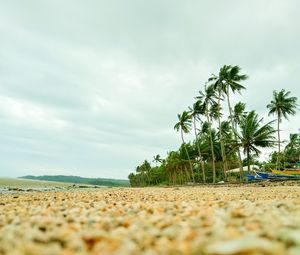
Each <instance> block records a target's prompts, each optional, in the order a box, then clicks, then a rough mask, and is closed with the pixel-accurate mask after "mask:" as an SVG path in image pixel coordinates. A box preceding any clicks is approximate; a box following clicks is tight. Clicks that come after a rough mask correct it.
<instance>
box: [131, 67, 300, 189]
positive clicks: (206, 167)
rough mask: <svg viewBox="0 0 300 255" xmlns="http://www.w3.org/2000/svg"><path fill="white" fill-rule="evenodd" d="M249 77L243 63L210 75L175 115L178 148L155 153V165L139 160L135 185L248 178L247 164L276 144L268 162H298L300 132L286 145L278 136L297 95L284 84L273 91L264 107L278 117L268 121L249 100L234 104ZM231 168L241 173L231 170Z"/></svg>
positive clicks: (281, 164)
mask: <svg viewBox="0 0 300 255" xmlns="http://www.w3.org/2000/svg"><path fill="white" fill-rule="evenodd" d="M246 79H248V76H247V75H246V74H242V73H241V68H240V67H239V66H231V65H224V66H223V67H221V69H220V70H219V73H218V74H217V75H216V74H213V75H211V77H209V78H208V80H207V82H206V83H205V84H204V89H203V90H200V91H199V94H198V95H197V96H196V97H195V98H194V99H195V101H194V103H193V104H192V106H190V107H188V109H187V110H185V111H183V112H182V113H180V114H178V115H177V117H178V122H177V123H176V124H175V125H174V129H175V130H176V131H177V132H178V133H179V134H180V138H181V141H182V144H181V146H180V147H179V149H178V150H176V151H170V152H168V153H167V157H166V158H165V159H162V158H161V157H160V155H156V156H154V157H153V160H152V162H151V163H152V165H151V163H150V162H149V161H147V160H145V161H144V162H143V163H142V164H141V165H139V166H137V167H136V169H135V172H134V173H131V174H130V175H129V176H128V178H129V181H130V184H131V186H151V185H159V184H166V185H175V184H187V183H196V182H197V183H200V182H202V183H216V182H219V181H225V182H226V181H244V170H243V167H244V166H247V169H248V171H250V170H251V169H250V165H251V164H254V163H256V164H259V165H261V163H260V162H258V160H257V158H258V157H259V155H260V154H261V152H262V151H261V149H263V148H273V147H276V146H277V151H275V152H273V153H272V154H271V155H270V160H269V162H265V167H268V168H276V169H279V168H283V167H287V166H291V165H293V164H297V163H298V162H300V134H299V133H297V134H290V141H289V142H288V144H287V145H286V146H285V148H284V150H282V149H281V148H282V144H283V141H282V140H281V136H280V124H281V123H282V121H283V120H284V119H288V117H289V116H293V115H295V114H296V113H297V110H298V109H297V106H298V105H297V98H296V97H294V96H291V95H290V92H289V91H285V90H284V89H282V90H281V91H279V92H278V91H274V92H273V97H272V100H271V101H270V103H269V104H267V106H266V107H267V109H268V112H269V115H270V116H274V117H275V118H276V119H274V120H272V121H269V122H267V123H265V122H264V120H263V118H262V117H260V116H259V115H258V113H257V112H256V111H255V110H250V111H247V110H246V103H244V102H238V103H237V104H235V105H232V99H231V97H232V95H233V94H235V93H239V94H242V92H243V90H245V89H246V88H245V86H243V84H242V83H243V82H244V81H245V80H246ZM275 124H276V125H275ZM274 125H275V126H276V127H274ZM191 132H192V133H193V134H194V139H193V140H191V141H188V142H186V140H185V135H186V134H188V133H191ZM289 164H290V165H289ZM233 168H238V169H239V174H235V173H232V171H229V170H230V169H233Z"/></svg>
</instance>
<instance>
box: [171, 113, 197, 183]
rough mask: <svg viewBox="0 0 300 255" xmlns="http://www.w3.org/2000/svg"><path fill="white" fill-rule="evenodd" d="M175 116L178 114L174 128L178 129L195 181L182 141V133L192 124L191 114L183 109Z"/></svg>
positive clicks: (187, 130) (191, 167)
mask: <svg viewBox="0 0 300 255" xmlns="http://www.w3.org/2000/svg"><path fill="white" fill-rule="evenodd" d="M177 116H178V122H177V123H176V124H175V126H174V129H175V130H176V131H177V132H178V131H179V130H180V134H181V140H182V144H183V145H184V148H185V152H186V156H187V158H188V161H189V164H190V171H191V175H192V179H193V182H195V178H194V171H193V166H192V162H191V159H190V156H189V153H188V150H187V148H186V144H185V141H184V137H183V133H185V134H187V133H189V132H190V130H191V126H192V120H191V116H190V115H189V113H188V112H186V111H184V112H183V113H182V114H178V115H177Z"/></svg>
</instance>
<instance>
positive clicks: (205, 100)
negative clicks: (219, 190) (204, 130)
mask: <svg viewBox="0 0 300 255" xmlns="http://www.w3.org/2000/svg"><path fill="white" fill-rule="evenodd" d="M199 93H200V96H198V97H197V99H200V100H202V105H201V108H202V112H204V115H205V116H206V121H207V123H208V125H209V129H208V132H209V137H210V148H211V156H212V157H211V160H212V171H213V183H215V182H216V163H215V162H216V158H215V152H214V146H213V139H212V133H211V129H212V124H211V118H210V114H209V113H210V107H211V105H213V104H214V103H215V100H214V99H215V97H216V91H215V89H214V86H213V85H209V86H207V85H205V93H203V92H202V91H199Z"/></svg>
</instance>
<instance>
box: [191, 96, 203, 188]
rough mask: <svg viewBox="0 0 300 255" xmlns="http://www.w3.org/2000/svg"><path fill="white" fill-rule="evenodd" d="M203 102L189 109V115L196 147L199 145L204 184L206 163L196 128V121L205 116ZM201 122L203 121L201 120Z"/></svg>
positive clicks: (198, 101)
mask: <svg viewBox="0 0 300 255" xmlns="http://www.w3.org/2000/svg"><path fill="white" fill-rule="evenodd" d="M201 105H202V102H201V100H197V101H196V102H195V103H194V104H193V107H192V108H191V107H189V110H190V111H189V113H190V116H191V117H192V119H193V125H194V132H195V138H196V140H195V142H196V145H197V150H198V156H199V162H200V165H201V170H202V181H203V183H205V169H204V161H203V158H202V154H201V149H200V145H199V143H198V134H197V126H196V120H197V119H198V120H200V115H201V114H203V111H202V107H201ZM200 121H201V120H200Z"/></svg>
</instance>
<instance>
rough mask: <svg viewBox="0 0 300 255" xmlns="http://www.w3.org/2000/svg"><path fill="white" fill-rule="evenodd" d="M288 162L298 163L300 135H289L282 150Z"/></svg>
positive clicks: (299, 158)
mask: <svg viewBox="0 0 300 255" xmlns="http://www.w3.org/2000/svg"><path fill="white" fill-rule="evenodd" d="M284 154H285V157H287V158H288V160H289V162H297V161H299V162H300V134H290V140H289V143H288V144H287V145H286V146H285V148H284Z"/></svg>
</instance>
